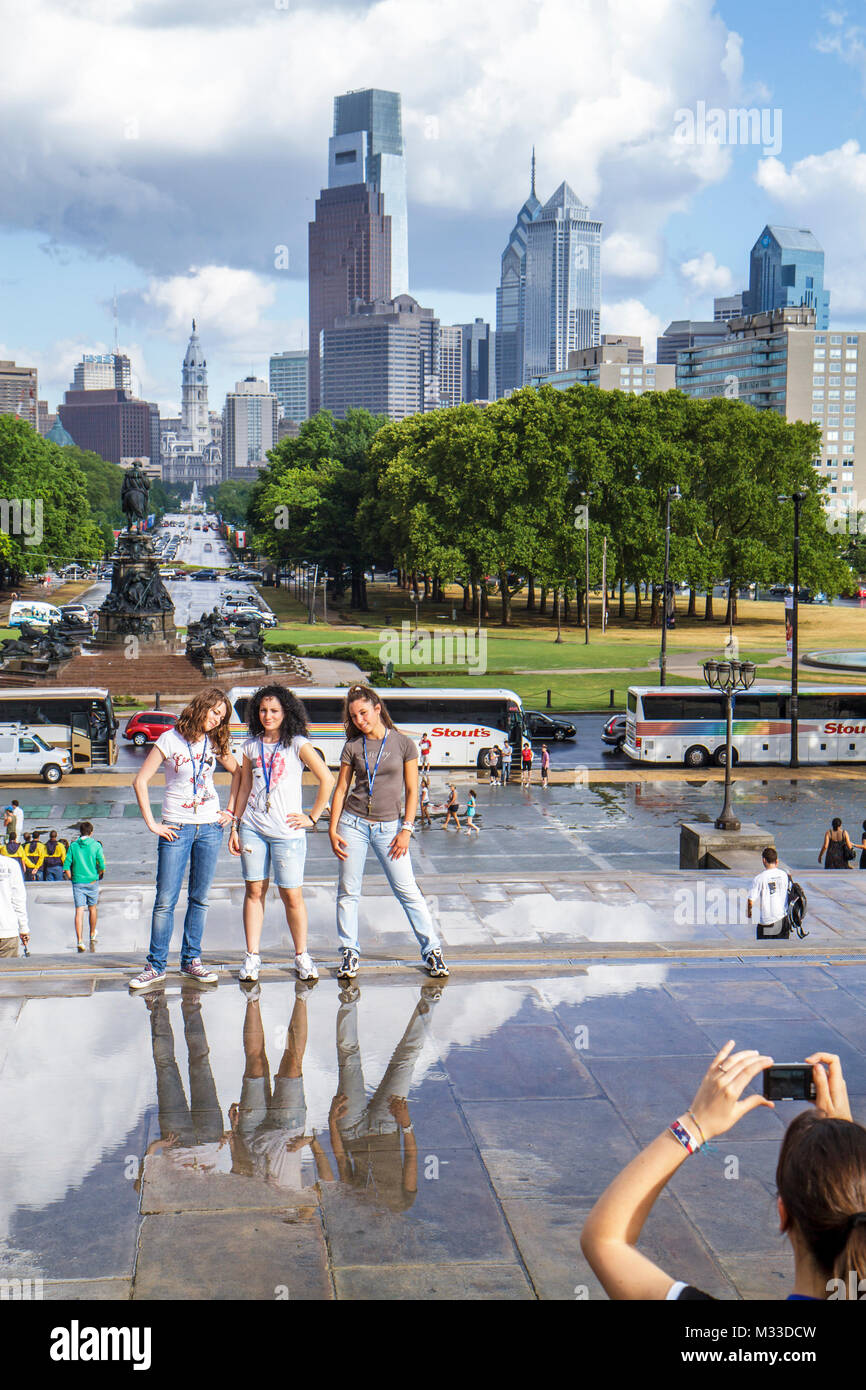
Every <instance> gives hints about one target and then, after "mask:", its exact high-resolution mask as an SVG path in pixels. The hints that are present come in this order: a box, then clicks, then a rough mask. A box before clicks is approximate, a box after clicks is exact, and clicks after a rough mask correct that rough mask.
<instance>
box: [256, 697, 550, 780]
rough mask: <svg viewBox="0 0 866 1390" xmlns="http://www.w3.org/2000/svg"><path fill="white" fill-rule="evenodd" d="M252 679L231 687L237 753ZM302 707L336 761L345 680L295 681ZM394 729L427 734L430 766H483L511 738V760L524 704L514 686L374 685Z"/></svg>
mask: <svg viewBox="0 0 866 1390" xmlns="http://www.w3.org/2000/svg"><path fill="white" fill-rule="evenodd" d="M257 689H259V687H258V686H255V685H242V686H241V685H238V686H234V687H233V689H231V690H230V691H229V699H230V701H231V704H232V731H231V740H232V747H233V749H234V751H235V753H237V752H238V751H239V748H240V745H241V744H242V743H243V740H244V738H245V737H246V731H247V709H248V708H249V702H250V698H251V696H252V695H254V694H255V692H256V690H257ZM292 693H293V694H295V695H297V697H298V699H299V700H301V701H302V702H303V704H304V706H305V707H306V710H307V715H308V717H309V720H310V742H311V743H312V744H313V745H314V747H316V748H317V749H318V751H319V752H320V753H321V755H322V757H323V758H324V760H325V762H326V763H327V764H328V765H329V766H330V767H338V766H339V763H340V754H341V753H342V751H343V744H344V743H345V741H346V735H345V733H344V730H343V701H344V700H345V698H346V688H345V686H344V687H343V688H342V689H341V688H340V687H339V686H299V687H297V688H296V689H293V692H292ZM377 694H379V695H381V698H382V699H383V700H384V701H385V703H386V705H387V706H388V712H389V713H390V715H391V718H392V719H393V720H394V723H395V724H396V725H397V727H398V729H400V730H402V732H403V733H405V734H408V735H409V736H410V738H414V740H415V742H416V743H418V742H419V741H420V739H421V737H422V735H424V734H425V733H426V734H427V735H428V736H429V739H430V742H431V744H432V748H431V751H430V766H431V767H487V766H489V758H490V750H491V749H492V748H493V747H497V748H499V749H500V750H502V749H504V748H505V747H506V745H507V744H509V743H510V744H511V746H512V748H513V750H514V757H515V762H516V761H517V759H518V758H519V756H520V750H521V748H522V746H523V706H522V704H521V702H520V696H519V695H515V693H514V691H513V690H499V689H495V690H493V689H492V690H471V689H467V690H457V689H430V688H428V689H426V690H421V689H416V688H414V687H409V686H407V687H397V688H390V687H389V688H388V689H387V690H380V691H377Z"/></svg>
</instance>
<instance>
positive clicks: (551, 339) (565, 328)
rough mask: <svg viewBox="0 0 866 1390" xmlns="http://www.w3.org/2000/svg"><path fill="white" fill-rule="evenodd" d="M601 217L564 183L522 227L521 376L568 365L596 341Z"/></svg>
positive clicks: (542, 373)
mask: <svg viewBox="0 0 866 1390" xmlns="http://www.w3.org/2000/svg"><path fill="white" fill-rule="evenodd" d="M601 231H602V224H601V222H595V221H593V220H592V219H591V218H590V216H589V209H588V208H587V207H585V206H584V204H583V203H582V202H581V201H580V199H579V198H578V197H577V195H576V194H575V192H574V191H573V189H571V188H570V187H569V186H568V184H567V183H561V184H560V185H559V187H558V188H557V190H556V192H555V193H554V195H553V197H552V198H550V199H549V200H548V202H546V203H545V205H544V207H543V208H542V209H541V210H540V212H538V213H537V215H536V216H535V217H534V218H533V220H532V221H531V222H530V224H529V226H528V227H527V229H526V288H525V294H524V329H523V376H522V382H521V384H523V382H529V381H530V380H531V379H532V377H536V376H545V375H546V374H547V373H548V372H561V371H564V370H565V369H566V368H567V366H568V354H569V352H571V351H573V350H575V349H577V348H590V347H597V346H598V345H599V343H600V341H601Z"/></svg>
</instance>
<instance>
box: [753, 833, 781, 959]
mask: <svg viewBox="0 0 866 1390" xmlns="http://www.w3.org/2000/svg"><path fill="white" fill-rule="evenodd" d="M761 859H762V861H763V864H764V870H763V873H760V874H758V876H757V877H756V879H755V881H754V883H753V884H752V886H751V888H750V890H749V902H748V907H747V911H748V915H749V917H750V918H751V917H752V911H753V909H754V912H755V916H756V917H757V932H756V933H755V935H756V937H757V940H758V941H766V940H768V939H770V938H772V937H775V938H779V937H787V936H788V932H786V931H785V913H786V905H787V901H788V875H787V874H786V873H785V872H784V870H782V869H780V868H779V856H778V854H777V853H776V851H775V850H774V848H773V846H772V845H768V846H767V848H766V849H765V850H764V852H763V854H762V855H761Z"/></svg>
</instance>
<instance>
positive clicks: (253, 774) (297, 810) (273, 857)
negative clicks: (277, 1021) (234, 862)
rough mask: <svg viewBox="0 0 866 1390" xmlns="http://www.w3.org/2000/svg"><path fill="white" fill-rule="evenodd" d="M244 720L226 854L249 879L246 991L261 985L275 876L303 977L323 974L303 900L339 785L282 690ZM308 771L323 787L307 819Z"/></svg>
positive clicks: (264, 695)
mask: <svg viewBox="0 0 866 1390" xmlns="http://www.w3.org/2000/svg"><path fill="white" fill-rule="evenodd" d="M247 719H248V722H249V729H250V736H249V738H248V739H247V741H246V743H245V744H244V755H243V763H242V764H241V774H240V782H239V786H238V793H237V801H236V803H235V824H234V826H233V827H232V832H231V835H230V836H229V849H230V850H231V852H232V854H236V855H239V856H240V860H241V865H242V867H243V872H244V932H245V934H246V941H247V953H246V957H245V959H244V963H243V965H242V967H241V972H240V980H241V983H242V984H243V983H245V982H247V981H253V980H257V979H258V978H259V970H260V969H261V964H262V958H261V956H260V954H259V945H260V943H261V939H262V926H263V924H264V920H265V898H266V895H267V891H268V883H269V882H270V879H271V875H273V877H274V879H275V880H276V884H277V891H278V892H279V895H280V897H281V898H282V900H283V907H284V908H285V911H286V921H287V923H288V926H289V931H290V932H291V933H292V941H293V942H294V946H295V970H296V971H297V974H298V978H299V979H301V980H317V979H318V978H319V972H318V970H317V969H316V966H315V964H314V963H313V960H312V958H311V956H310V953H309V951H308V950H307V909H306V905H305V903H304V893H303V882H304V861H305V859H306V855H307V837H306V832H307V831H308V830H315V828H316V825H317V824H318V821H319V817H320V816H321V815H322V813H323V811H324V810H325V807H326V806H327V804H328V797H329V796H330V795H331V790H332V788H333V786H334V778H333V776H332V775H331V773H330V772H329V770H328V767H327V764H326V763H325V762H323V760H322V758H321V757H320V756H319V754H318V753H317V752H316V750H315V748H314V747H313V745H312V744H311V743H310V740H309V736H308V733H307V712H306V710H305V709H304V706H303V705H302V704H301V702H300V700H299V699H298V698H297V696H296V695H293V694H292V692H291V690H287V689H286V687H285V686H282V685H266V686H262V688H261V689H260V690H257V691H256V693H255V695H254V696H253V698H252V699H251V701H250V707H249V713H248V715H247ZM305 769H308V770H309V771H310V772H312V774H313V776H314V777H315V778H316V779H317V780H318V783H319V789H318V792H317V794H316V799H315V801H314V803H313V805H312V806H311V808H310V811H309V813H308V814H305V812H304V809H303V806H302V804H301V802H302V784H303V776H304V770H305Z"/></svg>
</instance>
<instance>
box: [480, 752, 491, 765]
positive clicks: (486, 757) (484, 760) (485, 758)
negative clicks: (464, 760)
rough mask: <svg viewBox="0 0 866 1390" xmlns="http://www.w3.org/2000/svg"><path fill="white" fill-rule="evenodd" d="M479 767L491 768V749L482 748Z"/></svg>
mask: <svg viewBox="0 0 866 1390" xmlns="http://www.w3.org/2000/svg"><path fill="white" fill-rule="evenodd" d="M478 766H479V767H489V766H490V749H489V748H482V750H481V752H480V753H479V754H478Z"/></svg>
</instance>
